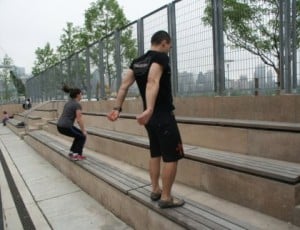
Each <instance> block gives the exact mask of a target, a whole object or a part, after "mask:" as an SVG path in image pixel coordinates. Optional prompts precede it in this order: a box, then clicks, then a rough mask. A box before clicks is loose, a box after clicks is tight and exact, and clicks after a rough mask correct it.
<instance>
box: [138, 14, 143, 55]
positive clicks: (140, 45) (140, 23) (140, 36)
mask: <svg viewBox="0 0 300 230" xmlns="http://www.w3.org/2000/svg"><path fill="white" fill-rule="evenodd" d="M137 40H138V55H139V56H141V55H143V54H144V20H143V19H142V18H141V19H139V20H138V21H137Z"/></svg>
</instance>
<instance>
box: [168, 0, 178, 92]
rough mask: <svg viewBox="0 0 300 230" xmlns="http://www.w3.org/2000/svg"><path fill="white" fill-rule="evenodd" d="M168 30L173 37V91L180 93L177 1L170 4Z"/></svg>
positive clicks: (171, 59) (171, 60)
mask: <svg viewBox="0 0 300 230" xmlns="http://www.w3.org/2000/svg"><path fill="white" fill-rule="evenodd" d="M168 30H169V33H170V36H171V38H172V49H171V50H170V64H171V74H172V93H173V95H174V96H176V95H177V93H178V67H177V42H176V41H177V32H176V10H175V3H174V2H172V3H170V4H169V5H168Z"/></svg>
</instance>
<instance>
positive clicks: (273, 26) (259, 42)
mask: <svg viewBox="0 0 300 230" xmlns="http://www.w3.org/2000/svg"><path fill="white" fill-rule="evenodd" d="M206 3H207V5H206V8H205V10H204V17H203V18H202V21H203V22H204V23H205V24H206V25H212V6H211V1H210V0H207V1H206ZM296 5H297V17H296V18H297V22H296V23H297V26H296V28H297V30H296V31H295V32H296V36H297V48H299V46H300V0H297V1H296ZM223 11H224V33H225V35H226V37H227V39H228V41H229V42H230V46H231V47H233V48H242V49H245V50H247V51H249V52H250V53H252V54H254V55H257V56H258V57H259V58H260V59H261V60H262V61H263V62H264V63H265V64H266V65H269V66H271V67H273V69H274V70H275V71H276V73H277V75H278V79H279V58H280V49H279V48H280V45H279V1H278V0H243V1H242V0H224V7H223Z"/></svg>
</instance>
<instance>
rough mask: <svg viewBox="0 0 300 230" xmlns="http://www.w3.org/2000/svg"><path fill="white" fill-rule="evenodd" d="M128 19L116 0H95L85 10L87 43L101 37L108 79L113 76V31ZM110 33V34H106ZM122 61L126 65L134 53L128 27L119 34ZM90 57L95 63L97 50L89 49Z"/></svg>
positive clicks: (134, 49) (132, 40)
mask: <svg viewBox="0 0 300 230" xmlns="http://www.w3.org/2000/svg"><path fill="white" fill-rule="evenodd" d="M128 23H129V21H128V20H127V19H126V17H125V15H124V12H123V10H122V8H120V6H119V5H118V3H117V1H116V0H97V1H96V2H94V3H92V4H91V7H90V8H89V9H87V10H86V12H85V30H86V32H87V33H86V34H85V35H86V37H85V39H87V40H88V42H89V43H91V42H94V41H97V40H100V39H102V40H103V44H104V65H105V74H106V76H107V77H108V79H109V87H110V86H111V79H113V78H115V76H116V74H115V62H114V54H115V53H114V51H115V39H114V37H113V34H112V33H113V32H114V31H116V30H118V29H120V28H123V27H125V26H126V25H127V24H128ZM109 34H111V36H108V35H109ZM120 44H121V57H122V58H123V59H122V63H123V64H124V65H127V64H128V63H129V60H131V59H132V58H133V57H134V56H135V55H136V54H137V49H136V41H135V40H134V39H133V38H132V30H131V29H130V28H129V27H128V28H126V29H123V30H122V31H121V34H120ZM91 57H92V59H93V60H94V62H95V63H97V62H98V60H97V57H98V51H97V49H95V50H94V51H93V50H91Z"/></svg>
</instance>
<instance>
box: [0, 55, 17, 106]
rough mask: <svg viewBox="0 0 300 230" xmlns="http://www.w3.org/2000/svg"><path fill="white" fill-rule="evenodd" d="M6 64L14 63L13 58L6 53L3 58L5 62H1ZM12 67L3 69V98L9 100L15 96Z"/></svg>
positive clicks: (0, 90)
mask: <svg viewBox="0 0 300 230" xmlns="http://www.w3.org/2000/svg"><path fill="white" fill-rule="evenodd" d="M1 64H2V65H4V66H12V65H13V60H12V59H11V58H10V57H9V56H8V55H5V56H4V58H3V62H2V63H1ZM9 69H10V68H4V69H2V70H1V89H0V92H1V99H2V100H5V101H8V100H10V99H11V97H12V96H13V91H14V88H13V86H12V84H11V79H10V73H9V72H10V70H9Z"/></svg>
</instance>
